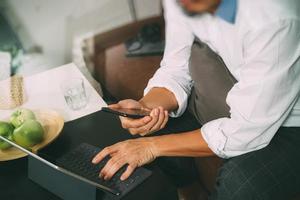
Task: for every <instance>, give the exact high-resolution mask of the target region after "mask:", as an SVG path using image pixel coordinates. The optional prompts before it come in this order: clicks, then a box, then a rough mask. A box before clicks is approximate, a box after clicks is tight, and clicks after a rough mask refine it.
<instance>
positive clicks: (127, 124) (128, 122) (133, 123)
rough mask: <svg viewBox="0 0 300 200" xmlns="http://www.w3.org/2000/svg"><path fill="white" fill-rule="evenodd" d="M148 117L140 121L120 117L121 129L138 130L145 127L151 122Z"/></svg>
mask: <svg viewBox="0 0 300 200" xmlns="http://www.w3.org/2000/svg"><path fill="white" fill-rule="evenodd" d="M151 119H152V118H151V117H150V116H145V117H143V118H141V119H130V118H128V117H122V118H121V122H122V127H123V128H125V129H128V128H139V127H142V126H145V125H146V124H147V123H149V122H150V121H151Z"/></svg>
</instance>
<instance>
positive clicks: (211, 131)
mask: <svg viewBox="0 0 300 200" xmlns="http://www.w3.org/2000/svg"><path fill="white" fill-rule="evenodd" d="M226 119H227V118H219V119H216V120H212V121H210V122H207V123H206V124H204V125H203V126H202V127H201V133H202V136H203V138H204V140H205V141H206V143H207V144H208V147H209V148H210V149H211V150H212V151H213V152H214V153H215V154H216V155H217V156H219V157H221V158H229V157H228V156H227V155H226V154H225V152H224V147H225V144H226V142H227V137H226V136H225V135H224V133H223V131H222V130H221V129H220V125H221V123H222V122H223V121H224V120H226Z"/></svg>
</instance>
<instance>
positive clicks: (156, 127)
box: [150, 107, 165, 132]
mask: <svg viewBox="0 0 300 200" xmlns="http://www.w3.org/2000/svg"><path fill="white" fill-rule="evenodd" d="M158 109H159V116H158V120H157V123H156V124H155V125H154V126H153V127H152V128H151V129H150V132H154V131H158V130H159V129H160V127H161V125H162V123H163V122H164V119H165V113H164V110H163V108H162V107H159V108H158Z"/></svg>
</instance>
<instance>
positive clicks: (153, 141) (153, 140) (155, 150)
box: [147, 137, 161, 158]
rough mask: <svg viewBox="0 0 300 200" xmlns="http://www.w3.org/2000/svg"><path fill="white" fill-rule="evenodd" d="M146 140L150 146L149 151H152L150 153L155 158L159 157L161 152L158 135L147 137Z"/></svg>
mask: <svg viewBox="0 0 300 200" xmlns="http://www.w3.org/2000/svg"><path fill="white" fill-rule="evenodd" d="M147 140H148V142H149V148H150V151H151V152H152V155H153V156H154V157H155V158H157V157H160V156H161V152H160V149H159V144H158V137H148V138H147Z"/></svg>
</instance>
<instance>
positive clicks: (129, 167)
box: [120, 165, 136, 181]
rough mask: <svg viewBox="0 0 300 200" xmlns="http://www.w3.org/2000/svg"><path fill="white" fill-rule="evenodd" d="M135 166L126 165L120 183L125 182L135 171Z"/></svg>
mask: <svg viewBox="0 0 300 200" xmlns="http://www.w3.org/2000/svg"><path fill="white" fill-rule="evenodd" d="M135 168H136V166H133V165H128V166H127V169H126V171H125V172H124V173H123V174H122V176H121V178H120V179H121V181H124V180H126V179H127V178H128V177H129V176H130V175H131V174H132V172H133V171H134V170H135Z"/></svg>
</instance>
